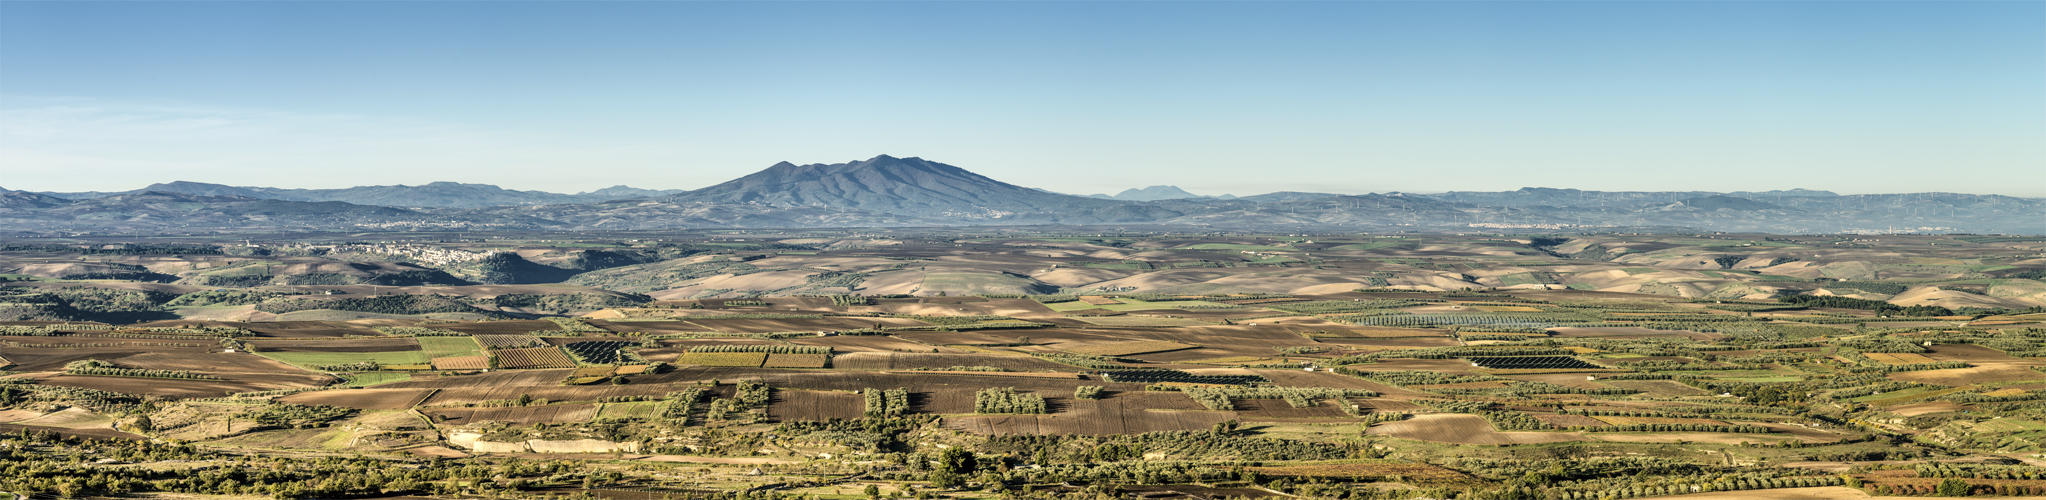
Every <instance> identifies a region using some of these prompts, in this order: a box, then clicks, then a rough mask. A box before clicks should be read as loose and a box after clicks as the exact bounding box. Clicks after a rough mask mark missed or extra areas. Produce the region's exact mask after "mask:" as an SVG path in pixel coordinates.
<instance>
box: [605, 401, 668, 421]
mask: <svg viewBox="0 0 2046 500" xmlns="http://www.w3.org/2000/svg"><path fill="white" fill-rule="evenodd" d="M660 409H661V402H659V401H635V402H631V403H604V405H603V406H602V407H599V408H598V409H597V418H598V419H606V418H653V417H654V416H655V412H658V411H660Z"/></svg>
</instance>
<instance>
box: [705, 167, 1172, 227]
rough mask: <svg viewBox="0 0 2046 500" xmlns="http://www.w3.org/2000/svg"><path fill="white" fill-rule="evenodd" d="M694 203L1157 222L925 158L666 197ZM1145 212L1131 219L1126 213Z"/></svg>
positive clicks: (781, 170)
mask: <svg viewBox="0 0 2046 500" xmlns="http://www.w3.org/2000/svg"><path fill="white" fill-rule="evenodd" d="M666 199H667V200H670V201H675V202H688V203H749V204H759V205H770V206H813V207H831V208H852V209H859V210H868V211H874V212H884V213H891V214H898V215H913V216H927V217H946V218H964V219H1016V218H1022V219H1036V218H1043V217H1046V216H1050V215H1051V214H1058V215H1059V216H1058V217H1055V218H1057V219H1061V220H1064V219H1069V218H1078V219H1088V220H1116V219H1122V218H1123V217H1122V216H1133V217H1139V218H1146V217H1155V216H1157V215H1167V216H1169V215H1171V214H1150V213H1147V212H1151V211H1154V210H1155V209H1153V210H1146V209H1144V208H1137V207H1134V206H1133V205H1137V204H1131V203H1127V202H1121V201H1112V200H1099V199H1093V198H1086V197H1080V196H1071V195H1063V194H1057V193H1050V192H1045V191H1042V190H1037V189H1031V188H1026V187H1022V186H1017V185H1014V184H1009V183H1006V182H1002V181H997V180H994V179H990V178H987V177H985V176H982V175H980V174H976V173H973V172H969V171H967V170H966V169H963V168H959V167H955V166H951V165H946V164H943V163H938V162H934V161H929V160H925V159H922V158H896V157H893V156H888V155H881V156H876V157H873V158H871V159H868V160H865V161H856V162H850V163H838V164H830V165H826V164H810V165H795V164H791V163H789V162H781V163H777V164H775V165H774V166H771V167H768V168H767V169H766V170H762V171H759V172H755V173H753V174H752V175H748V176H745V177H740V178H738V179H734V180H731V181H729V182H725V183H723V184H718V185H715V186H710V187H706V188H703V189H698V190H695V191H690V192H687V193H682V194H678V195H675V196H672V197H668V198H666ZM1133 210H1134V212H1138V213H1126V212H1132V211H1133Z"/></svg>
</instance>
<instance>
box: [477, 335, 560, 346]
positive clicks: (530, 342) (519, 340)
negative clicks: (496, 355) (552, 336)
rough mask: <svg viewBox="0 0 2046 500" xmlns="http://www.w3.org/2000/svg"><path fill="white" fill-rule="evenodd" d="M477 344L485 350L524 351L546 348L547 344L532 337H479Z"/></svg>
mask: <svg viewBox="0 0 2046 500" xmlns="http://www.w3.org/2000/svg"><path fill="white" fill-rule="evenodd" d="M475 337H476V343H478V344H482V345H483V348H485V349H522V348H527V347H546V346H547V342H545V341H542V340H540V338H539V337H534V336H531V335H477V336H475Z"/></svg>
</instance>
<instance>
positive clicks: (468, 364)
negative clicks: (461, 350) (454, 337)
mask: <svg viewBox="0 0 2046 500" xmlns="http://www.w3.org/2000/svg"><path fill="white" fill-rule="evenodd" d="M432 365H433V369H435V370H487V369H489V368H490V356H454V357H446V358H433V361H432Z"/></svg>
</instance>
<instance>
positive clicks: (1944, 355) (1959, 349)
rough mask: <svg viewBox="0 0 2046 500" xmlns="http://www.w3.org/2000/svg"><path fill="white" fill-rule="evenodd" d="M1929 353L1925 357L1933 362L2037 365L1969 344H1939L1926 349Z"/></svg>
mask: <svg viewBox="0 0 2046 500" xmlns="http://www.w3.org/2000/svg"><path fill="white" fill-rule="evenodd" d="M1926 349H1927V350H1929V351H1931V352H1928V353H1925V357H1927V358H1932V359H1933V360H1934V361H1961V362H1965V363H1969V364H2001V363H2025V364H2037V362H2035V361H2030V360H2026V359H2022V358H2015V357H2011V356H2010V355H2008V354H2004V353H2003V351H1998V350H1995V349H1990V348H1987V347H1982V346H1979V345H1969V344H1941V345H1935V346H1932V347H1927V348H1926Z"/></svg>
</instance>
